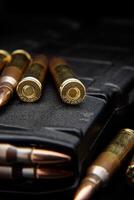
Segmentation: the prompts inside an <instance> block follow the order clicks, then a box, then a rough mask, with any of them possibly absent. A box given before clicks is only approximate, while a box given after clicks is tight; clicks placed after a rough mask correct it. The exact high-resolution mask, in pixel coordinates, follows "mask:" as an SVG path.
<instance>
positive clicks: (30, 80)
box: [16, 76, 42, 102]
mask: <svg viewBox="0 0 134 200" xmlns="http://www.w3.org/2000/svg"><path fill="white" fill-rule="evenodd" d="M16 90H17V94H18V96H19V98H20V99H21V100H22V101H24V102H35V101H37V100H38V99H39V98H40V96H41V91H42V85H41V83H40V82H39V80H37V79H36V78H34V77H30V76H29V77H26V78H23V79H22V80H21V81H20V82H19V84H18V85H17V89H16Z"/></svg>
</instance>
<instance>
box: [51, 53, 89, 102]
mask: <svg viewBox="0 0 134 200" xmlns="http://www.w3.org/2000/svg"><path fill="white" fill-rule="evenodd" d="M49 69H50V72H51V74H52V76H53V79H54V81H55V83H56V86H57V88H58V90H59V93H60V96H61V99H62V100H63V102H65V103H68V104H79V103H81V102H82V101H83V100H84V98H85V95H86V89H85V86H84V85H83V83H82V82H81V81H80V80H79V79H78V78H77V77H76V76H75V75H74V73H73V71H72V69H71V68H70V67H69V65H68V64H67V62H66V61H65V60H64V59H62V58H57V57H54V58H51V60H50V63H49Z"/></svg>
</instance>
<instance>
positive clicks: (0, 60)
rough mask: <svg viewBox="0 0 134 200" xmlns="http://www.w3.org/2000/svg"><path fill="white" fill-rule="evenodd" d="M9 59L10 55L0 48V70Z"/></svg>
mask: <svg viewBox="0 0 134 200" xmlns="http://www.w3.org/2000/svg"><path fill="white" fill-rule="evenodd" d="M10 61H11V55H10V54H9V53H8V52H7V51H5V50H2V49H0V72H1V71H2V69H3V68H4V66H5V65H7V64H8V63H9V62H10Z"/></svg>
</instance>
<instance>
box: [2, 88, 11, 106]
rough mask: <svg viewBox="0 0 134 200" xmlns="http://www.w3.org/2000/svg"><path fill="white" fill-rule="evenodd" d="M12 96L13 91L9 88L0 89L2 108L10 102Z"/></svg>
mask: <svg viewBox="0 0 134 200" xmlns="http://www.w3.org/2000/svg"><path fill="white" fill-rule="evenodd" d="M11 95H12V91H11V90H10V89H9V88H8V87H5V86H1V87H0V108H1V107H2V106H4V105H5V104H6V103H7V102H8V101H9V99H10V97H11Z"/></svg>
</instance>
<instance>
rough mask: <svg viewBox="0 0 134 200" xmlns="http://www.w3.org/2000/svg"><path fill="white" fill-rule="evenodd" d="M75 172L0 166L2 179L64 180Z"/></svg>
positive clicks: (58, 169)
mask: <svg viewBox="0 0 134 200" xmlns="http://www.w3.org/2000/svg"><path fill="white" fill-rule="evenodd" d="M72 176H73V172H72V171H68V170H63V169H61V168H47V167H39V166H38V167H14V166H0V179H44V180H45V179H47V180H48V179H63V178H68V177H72Z"/></svg>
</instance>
